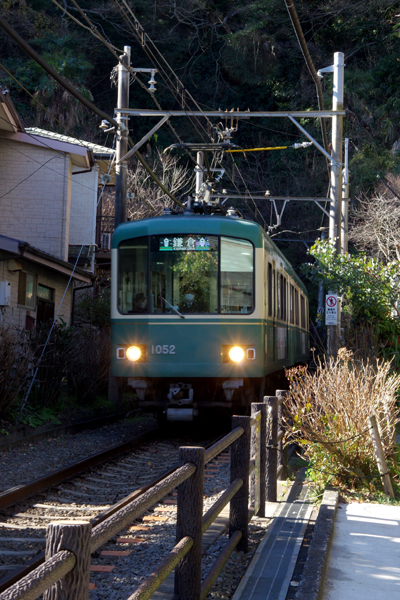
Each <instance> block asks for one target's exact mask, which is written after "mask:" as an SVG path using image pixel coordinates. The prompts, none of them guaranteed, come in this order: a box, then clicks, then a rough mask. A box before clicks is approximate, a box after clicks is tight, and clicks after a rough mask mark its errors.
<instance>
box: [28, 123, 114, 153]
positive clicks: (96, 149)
mask: <svg viewBox="0 0 400 600" xmlns="http://www.w3.org/2000/svg"><path fill="white" fill-rule="evenodd" d="M25 131H26V132H27V133H31V134H32V135H40V136H42V137H46V138H49V139H51V140H59V141H60V142H67V143H68V144H76V145H79V146H84V147H85V148H88V149H90V150H91V151H92V152H93V154H94V155H95V156H96V154H97V155H104V154H108V155H111V156H112V155H113V154H115V150H114V149H113V148H107V146H100V145H99V144H93V143H92V142H86V141H84V140H78V139H77V138H74V137H71V136H68V135H63V134H62V133H54V132H53V131H46V130H45V129H40V128H39V127H27V128H26V129H25Z"/></svg>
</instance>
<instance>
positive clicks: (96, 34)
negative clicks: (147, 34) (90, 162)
mask: <svg viewBox="0 0 400 600" xmlns="http://www.w3.org/2000/svg"><path fill="white" fill-rule="evenodd" d="M51 1H52V2H53V4H55V5H56V6H57V7H58V8H59V9H60V10H63V11H64V8H63V7H62V6H61V5H60V4H59V3H58V2H57V0H51ZM71 2H73V4H74V6H75V8H76V10H78V12H79V14H81V15H82V17H83V18H84V19H85V20H86V22H87V23H88V24H89V27H87V26H85V25H84V24H83V23H81V22H80V21H79V19H76V18H75V17H73V15H71V14H70V13H69V12H68V11H67V12H66V14H68V16H70V17H71V18H73V19H74V21H75V22H76V23H78V24H79V25H81V26H82V27H84V29H86V30H88V31H90V33H92V34H93V36H94V37H96V39H98V40H100V41H101V42H102V43H103V44H104V45H105V46H106V47H107V48H108V49H109V50H110V52H111V53H112V54H113V56H114V57H115V58H116V60H117V61H118V62H119V63H120V64H123V65H124V67H125V68H126V69H127V70H128V72H129V73H130V75H131V76H132V78H133V79H134V80H135V81H136V82H137V83H139V85H140V86H141V87H142V89H144V90H145V91H146V92H147V93H149V94H150V96H151V98H152V100H153V102H154V103H155V104H156V106H157V108H158V109H159V110H160V111H161V110H162V107H161V105H160V103H159V102H158V100H157V98H155V96H154V94H152V93H151V92H150V91H149V89H148V88H147V87H146V85H145V84H144V83H143V82H142V81H141V80H140V78H139V77H138V76H137V75H136V73H135V70H134V69H133V68H132V67H131V66H128V65H126V64H125V63H124V62H123V60H122V58H121V57H120V56H118V54H117V53H116V52H115V50H114V48H115V47H113V45H112V44H110V43H109V42H108V41H107V40H106V39H105V38H104V36H103V35H102V34H101V33H100V32H99V31H98V29H97V27H96V26H95V25H94V24H93V23H92V21H91V20H90V19H89V17H88V16H87V15H86V14H85V13H84V12H83V10H82V9H81V7H80V6H79V5H78V3H77V2H76V1H75V0H71ZM120 52H123V51H121V50H120ZM167 125H168V127H169V128H170V129H171V131H172V133H173V135H174V136H175V137H176V139H177V140H178V142H179V143H183V142H182V139H181V138H180V136H179V134H178V132H177V131H176V130H175V128H174V126H173V125H172V123H170V122H169V121H167ZM185 152H186V153H187V154H188V156H189V157H190V159H191V160H192V161H193V162H194V163H195V164H197V161H196V159H195V158H194V157H193V156H192V155H191V154H190V152H189V151H188V150H187V149H185ZM139 160H140V159H139ZM142 164H143V163H142ZM143 166H144V165H143ZM178 204H179V203H178Z"/></svg>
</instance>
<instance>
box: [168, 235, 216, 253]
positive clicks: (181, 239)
mask: <svg viewBox="0 0 400 600" xmlns="http://www.w3.org/2000/svg"><path fill="white" fill-rule="evenodd" d="M159 250H160V252H165V251H174V250H175V251H178V252H179V251H182V250H184V251H186V252H187V251H189V252H190V251H192V252H196V251H198V252H204V251H206V252H207V251H209V250H210V242H209V240H208V238H207V237H206V236H199V235H170V236H166V237H161V236H160V248H159Z"/></svg>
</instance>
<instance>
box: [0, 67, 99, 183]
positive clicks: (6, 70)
mask: <svg viewBox="0 0 400 600" xmlns="http://www.w3.org/2000/svg"><path fill="white" fill-rule="evenodd" d="M0 68H2V69H3V70H4V71H5V72H6V73H7V75H9V76H10V77H11V78H12V79H13V80H14V81H15V82H16V83H17V84H18V85H19V86H20V87H21V88H22V89H23V90H24V92H26V93H27V94H28V95H29V96H30V97H31V98H32V100H34V101H35V102H36V103H37V104H38V105H39V106H40V107H41V108H42V109H43V110H44V111H45V112H46V113H47V114H48V115H49V116H50V117H51V118H52V119H54V120H55V121H56V122H57V123H58V124H59V125H60V127H61V128H62V129H65V131H67V133H68V135H69V136H70V137H71V138H73V139H74V140H75V141H76V142H78V144H79V145H80V146H83V147H84V148H87V149H88V150H92V148H91V147H90V146H88V145H87V143H86V142H85V141H84V140H80V139H79V138H77V137H76V136H75V135H74V134H73V133H72V132H71V131H70V130H69V129H68V127H65V125H63V124H62V123H61V122H60V121H59V120H58V119H57V117H56V116H55V115H53V114H52V113H51V112H50V111H49V110H47V108H46V107H45V106H43V104H42V103H41V102H39V100H38V99H37V98H35V96H34V95H33V94H32V93H31V92H30V91H29V90H27V89H26V87H25V86H24V85H23V84H22V83H21V82H20V81H19V80H18V79H17V78H16V77H14V75H13V74H12V73H10V71H9V70H8V69H6V67H5V66H4V65H3V64H2V63H1V62H0ZM10 125H11V123H10ZM24 133H26V134H27V135H32V136H33V134H31V133H30V132H29V131H26V130H24ZM43 144H44V145H46V144H45V143H44V142H43ZM49 148H50V146H49ZM52 149H53V148H52ZM99 171H100V173H103V171H102V170H101V167H100V166H99Z"/></svg>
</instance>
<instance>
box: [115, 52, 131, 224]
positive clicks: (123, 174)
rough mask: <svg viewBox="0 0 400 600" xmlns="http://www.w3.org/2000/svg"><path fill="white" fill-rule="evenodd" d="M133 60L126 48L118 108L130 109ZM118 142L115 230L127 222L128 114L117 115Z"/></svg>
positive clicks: (119, 80) (120, 64) (119, 86)
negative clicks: (125, 158)
mask: <svg viewBox="0 0 400 600" xmlns="http://www.w3.org/2000/svg"><path fill="white" fill-rule="evenodd" d="M130 60H131V47H130V46H124V54H123V55H122V56H121V62H120V63H118V67H117V68H118V101H117V104H118V108H127V107H129V71H128V69H127V67H128V68H129V67H130ZM117 122H118V129H117V140H116V159H117V162H116V166H115V217H114V223H115V228H117V227H118V225H119V224H120V223H124V222H125V221H126V182H127V170H128V165H127V161H126V160H123V161H121V158H122V157H123V156H125V155H126V154H127V151H128V133H129V117H128V115H127V114H126V113H122V112H118V113H117Z"/></svg>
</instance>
